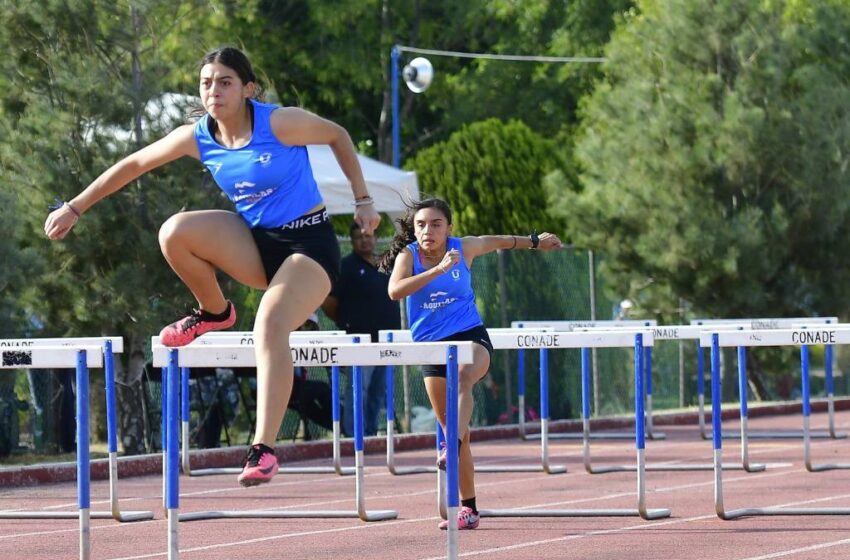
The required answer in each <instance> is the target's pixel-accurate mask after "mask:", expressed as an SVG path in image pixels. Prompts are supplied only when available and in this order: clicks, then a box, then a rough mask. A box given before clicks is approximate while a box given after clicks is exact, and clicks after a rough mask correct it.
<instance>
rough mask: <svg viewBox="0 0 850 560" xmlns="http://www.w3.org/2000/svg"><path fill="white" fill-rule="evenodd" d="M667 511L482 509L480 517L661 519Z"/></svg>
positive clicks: (667, 513) (667, 515)
mask: <svg viewBox="0 0 850 560" xmlns="http://www.w3.org/2000/svg"><path fill="white" fill-rule="evenodd" d="M670 513H671V512H670V510H669V509H650V510H647V511H645V512H643V513H641V512H640V511H638V510H636V509H521V508H519V509H482V510H479V511H478V514H479V515H480V516H481V517H642V518H643V519H647V520H652V519H663V518H665V517H670Z"/></svg>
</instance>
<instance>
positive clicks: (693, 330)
mask: <svg viewBox="0 0 850 560" xmlns="http://www.w3.org/2000/svg"><path fill="white" fill-rule="evenodd" d="M647 329H648V330H650V331H652V336H653V338H654V339H655V340H656V341H658V340H679V341H681V340H697V341H699V337H700V334H702V332H703V331H705V329H706V328H705V327H702V326H699V325H688V326H686V325H656V326H654V327H647V328H646V329H625V330H627V331H630V332H642V331H644V330H647ZM579 330H580V331H586V332H608V331H610V329H605V328H586V329H579ZM651 350H652V349H651V348H646V349H644V358H645V360H644V367H646V368H648V369H650V370H651V368H652V351H651ZM589 362H590V358H589V356H588V355H586V352H585V349H582V356H581V381H582V395H581V399H582V428H583V430H582V433H583V434H584V435H585V437H584V439H583V440H582V458H583V462H584V468H585V470H586V471H587V472H588V473H590V474H604V473H611V472H622V471H633V470H635V465H605V466H601V467H600V466H594V465H593V464H592V461H591V453H590V437H588V434H589V431H590V413H589V408H590V404H589V402H590V394H589V391H588V389H587V387H588V384H589V381H588V379H589V369H590V367H589ZM645 377H646V379H647V380H649V379H651V377H652V373H651V371H648V372H647V373H646V375H645ZM647 382H648V381H647ZM713 468H714V465H713V464H712V463H684V464H672V463H656V464H649V465H647V466H646V470H648V471H706V470H709V471H710V470H712V469H713ZM723 468H724V469H726V470H744V471H747V472H761V471H764V470H765V469H766V468H767V466H766V465H764V464H757V463H751V462H750V460H749V455H748V454H747V453H744V454H743V461H742V462H741V463H740V464H727V465H724V466H723Z"/></svg>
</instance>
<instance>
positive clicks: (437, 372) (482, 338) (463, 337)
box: [422, 325, 493, 377]
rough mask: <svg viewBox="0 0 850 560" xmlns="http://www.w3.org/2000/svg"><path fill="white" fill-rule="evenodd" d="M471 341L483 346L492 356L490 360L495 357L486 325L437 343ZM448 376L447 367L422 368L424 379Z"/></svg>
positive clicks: (434, 365)
mask: <svg viewBox="0 0 850 560" xmlns="http://www.w3.org/2000/svg"><path fill="white" fill-rule="evenodd" d="M449 340H451V341H457V342H464V341H467V340H468V341H471V342H477V343H478V344H480V345H481V346H483V347H484V348H485V349H486V350H487V353H488V354H490V358H492V357H493V343H492V342H490V335H489V334H487V329H486V328H484V325H478V326H477V327H472V328H471V329H469V330H468V331H461V332H459V333H455V334H453V335H449V336H447V337H446V338H441V339H440V340H438V341H436V342H446V341H449ZM445 376H446V366H445V365H437V364H432V365H427V366H422V377H445Z"/></svg>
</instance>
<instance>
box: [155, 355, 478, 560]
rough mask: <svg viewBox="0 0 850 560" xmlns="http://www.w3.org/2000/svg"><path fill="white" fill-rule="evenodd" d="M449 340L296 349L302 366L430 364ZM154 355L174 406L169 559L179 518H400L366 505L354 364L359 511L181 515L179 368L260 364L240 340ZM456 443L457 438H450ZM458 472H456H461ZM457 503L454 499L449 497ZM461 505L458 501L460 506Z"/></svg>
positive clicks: (466, 358) (174, 553)
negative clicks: (165, 370)
mask: <svg viewBox="0 0 850 560" xmlns="http://www.w3.org/2000/svg"><path fill="white" fill-rule="evenodd" d="M448 346H449V345H448V344H446V343H420V344H401V345H397V344H393V345H390V344H372V343H365V344H336V345H330V344H320V345H314V346H310V345H299V344H293V345H292V347H291V349H292V355H293V362H294V365H296V366H313V367H321V366H333V365H337V366H357V365H358V364H367V365H388V364H394V365H398V364H411V365H415V364H429V363H446V349H447V348H448ZM454 346H456V347H457V348H458V362H459V363H469V362H471V361H472V344H471V343H458V344H456V345H454ZM153 354H154V356H153V359H154V365H155V366H156V367H162V366H163V365H166V364H167V365H168V370H169V371H168V375H167V377H168V394H167V402H168V411H169V419H170V421H169V427H168V428H169V429H168V433H169V438H168V451H167V456H168V473H167V502H168V503H167V509H168V526H169V559H172V560H173V559H176V558H177V557H178V547H177V541H178V535H177V525H178V521H193V520H201V519H220V518H293V517H298V518H304V517H310V518H343V517H344V518H352V517H354V518H360V519H362V520H363V521H381V520H386V519H394V518H396V517H397V516H398V513H397V512H396V511H392V510H382V511H368V510H366V507H365V500H364V497H363V476H364V463H363V423H362V414H361V413H359V411H361V410H362V397H361V395H360V392H359V391H358V389H361V386H362V379H361V371H360V368H359V367H355V368H354V383H355V391H354V398H355V403H354V404H355V410H356V411H358V413H357V414H355V415H354V419H355V426H354V429H355V439H354V448H355V468H356V471H357V472H356V476H355V501H356V506H357V509H356V510H354V511H317V510H302V511H292V510H289V511H279V510H271V511H270V510H241V511H207V512H194V513H190V514H184V515H180V513H179V480H178V476H177V463H178V461H177V452H178V449H177V385H178V384H177V370H178V368H179V367H180V366H186V367H210V366H211V365H218V366H224V367H228V366H229V367H254V366H256V360H255V356H254V349H253V348H251V347H246V346H240V345H206V346H204V345H198V346H191V345H190V346H185V347H182V348H179V349H169V348H166V347H163V346H155V347H154V348H153ZM450 443H451V442H450ZM455 476H456V475H455ZM449 505H450V506H451V502H450V503H449ZM455 507H456V506H455Z"/></svg>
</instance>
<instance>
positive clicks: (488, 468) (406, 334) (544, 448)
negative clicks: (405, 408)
mask: <svg viewBox="0 0 850 560" xmlns="http://www.w3.org/2000/svg"><path fill="white" fill-rule="evenodd" d="M542 332H547V331H546V330H539V331H538V330H536V329H503V328H494V329H487V333H488V334H489V335H490V338H491V340H492V342H493V350H505V349H515V348H516V346H513V345H511V344H509V345H508V346H499V344H501V342H498V343H497V342H496V339H495V338H494V337H496V336H497V335H501V334H531V335H533V334H535V333H542ZM378 337H379V339H380V340H381V341H387V342H410V341H412V340H413V337H412V335H411V333H410V331H409V330H405V329H400V330H382V331H379V333H378ZM498 340H500V341H501V340H503V339H501V338H499V339H498ZM504 340H511V341H512V340H514V339H511V338H508V339H504ZM547 352H548V349H546V348H541V349H540V354H541V360H540V379H541V384H542V383H544V379H546V378H548V377H547V376H548V368H549V362H548V354H547ZM392 377H394V375H393V374H392V372H388V373H387V402H388V405H387V411H388V412H387V415H388V416H387V467H388V468H389V470H390V472H391V473H393V474H414V473H422V472H436V470H437V469H436V467H431V466H417V467H404V468H400V467H397V466H396V465H395V454H394V453H395V452H394V445H395V444H394V441H393V438H392V437H391V435H392V433H393V432H391V431H390V418H389V410H390V404H391V399H392V397H391V395H392V392H393V384H392V383H393V380H392ZM547 387H548V386H547ZM547 390H548V388H547ZM541 426H542V427H544V428H542V429H545V430H546V432H547V433H548V430H549V407H548V404H547V405H546V407H545V409H543V408H542V409H541ZM439 434H440V432H439V423H437V437H438V439H439ZM540 457H541V464H540V465H476V466H475V472H484V473H501V472H541V471H542V472H544V473H546V474H562V473H565V472H567V467H565V466H564V465H553V464H551V463H550V462H549V440H548V438H542V439H541V443H540Z"/></svg>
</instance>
